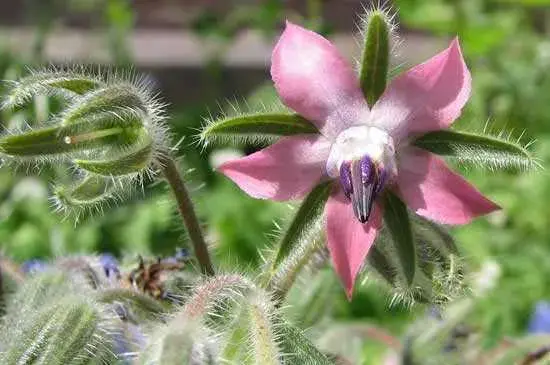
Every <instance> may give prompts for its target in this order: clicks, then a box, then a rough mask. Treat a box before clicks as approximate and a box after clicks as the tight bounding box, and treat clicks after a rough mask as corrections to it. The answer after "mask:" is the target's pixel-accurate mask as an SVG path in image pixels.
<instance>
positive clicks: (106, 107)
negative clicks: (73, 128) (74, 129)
mask: <svg viewBox="0 0 550 365" xmlns="http://www.w3.org/2000/svg"><path fill="white" fill-rule="evenodd" d="M125 111H134V112H136V113H139V112H142V113H144V114H146V113H147V107H146V105H145V103H144V100H142V98H141V97H140V96H139V93H138V92H137V91H136V90H135V88H133V87H132V86H130V85H120V84H119V85H113V86H110V87H105V88H102V89H98V90H95V91H92V92H90V93H87V94H85V95H84V96H82V97H80V98H78V99H76V100H75V102H74V103H73V105H72V106H70V107H69V108H67V110H66V111H65V112H64V113H63V114H62V115H61V116H60V120H61V123H62V124H64V125H69V124H72V123H75V122H79V121H80V120H82V119H85V118H86V117H88V116H90V115H94V114H97V113H105V112H108V113H113V114H115V115H117V114H118V113H123V112H125Z"/></svg>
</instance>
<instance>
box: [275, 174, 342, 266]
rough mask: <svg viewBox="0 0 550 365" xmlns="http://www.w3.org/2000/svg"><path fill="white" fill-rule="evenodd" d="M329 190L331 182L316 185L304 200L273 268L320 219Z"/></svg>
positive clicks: (289, 228)
mask: <svg viewBox="0 0 550 365" xmlns="http://www.w3.org/2000/svg"><path fill="white" fill-rule="evenodd" d="M331 190H332V182H331V181H327V182H323V183H321V184H319V185H317V186H316V187H315V188H314V189H313V190H312V191H311V193H309V194H308V196H307V197H306V198H305V199H304V201H303V202H302V205H301V206H300V209H298V212H297V213H296V215H295V216H294V219H293V220H292V223H291V224H290V226H289V227H288V229H287V231H286V232H285V234H284V236H283V239H282V240H281V243H280V244H279V250H278V252H277V256H276V257H275V261H274V262H273V264H274V266H275V265H277V264H279V263H280V262H281V261H282V260H284V259H285V258H286V257H288V256H289V255H290V254H291V253H292V250H293V249H295V248H296V247H297V245H299V243H300V239H301V238H302V236H303V235H304V234H305V233H306V231H307V230H308V228H309V227H310V226H312V225H313V224H314V223H315V221H316V220H317V219H319V218H320V217H321V215H322V214H323V211H324V207H325V203H326V201H327V199H328V197H329V195H330V192H331Z"/></svg>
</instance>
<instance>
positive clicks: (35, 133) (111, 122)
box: [0, 111, 143, 157]
mask: <svg viewBox="0 0 550 365" xmlns="http://www.w3.org/2000/svg"><path fill="white" fill-rule="evenodd" d="M142 125H143V115H142V114H141V113H135V112H131V111H126V112H120V113H118V114H114V113H107V112H105V113H96V114H93V115H90V116H88V117H86V118H83V119H79V120H78V121H75V123H73V124H70V125H55V126H51V127H43V128H38V129H31V130H28V131H26V132H21V133H15V134H11V135H10V134H6V135H4V136H2V137H0V153H3V154H6V155H8V156H12V157H38V156H51V155H60V154H64V153H70V152H75V151H87V150H90V149H96V148H102V147H103V148H106V147H110V146H119V147H123V146H127V145H129V144H132V143H134V142H135V141H136V139H137V136H138V135H139V134H140V133H141V132H140V131H142Z"/></svg>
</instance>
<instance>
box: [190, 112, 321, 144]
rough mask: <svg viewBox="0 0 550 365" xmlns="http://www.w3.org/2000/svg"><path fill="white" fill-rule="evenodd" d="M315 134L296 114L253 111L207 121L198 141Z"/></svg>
mask: <svg viewBox="0 0 550 365" xmlns="http://www.w3.org/2000/svg"><path fill="white" fill-rule="evenodd" d="M313 133H319V132H318V130H317V128H316V127H315V126H314V125H313V124H312V123H311V122H309V121H308V120H307V119H305V118H303V117H302V116H300V115H298V114H285V113H257V114H244V115H238V116H232V117H223V118H221V119H218V120H214V121H211V122H209V123H208V124H207V125H206V126H205V127H204V129H203V130H202V132H201V134H200V138H201V140H202V141H205V142H210V141H237V142H248V141H249V140H251V139H258V138H260V139H261V138H273V137H280V136H291V135H296V134H313Z"/></svg>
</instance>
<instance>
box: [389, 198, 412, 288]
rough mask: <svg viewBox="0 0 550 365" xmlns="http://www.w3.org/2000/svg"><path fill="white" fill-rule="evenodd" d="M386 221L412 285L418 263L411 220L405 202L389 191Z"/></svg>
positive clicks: (402, 269)
mask: <svg viewBox="0 0 550 365" xmlns="http://www.w3.org/2000/svg"><path fill="white" fill-rule="evenodd" d="M384 223H385V225H386V227H387V229H388V231H389V233H390V236H391V238H392V241H393V243H394V248H395V250H396V253H397V259H398V260H399V264H400V265H399V266H400V270H401V271H402V272H403V274H404V275H405V279H406V281H407V284H408V285H409V286H410V285H412V283H413V282H414V278H415V274H416V265H417V258H416V248H415V243H414V237H413V233H412V228H411V222H410V219H409V213H408V211H407V207H406V206H405V204H404V203H403V202H402V201H401V199H399V198H398V197H397V196H395V195H394V194H393V193H391V192H389V191H387V192H385V194H384Z"/></svg>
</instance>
